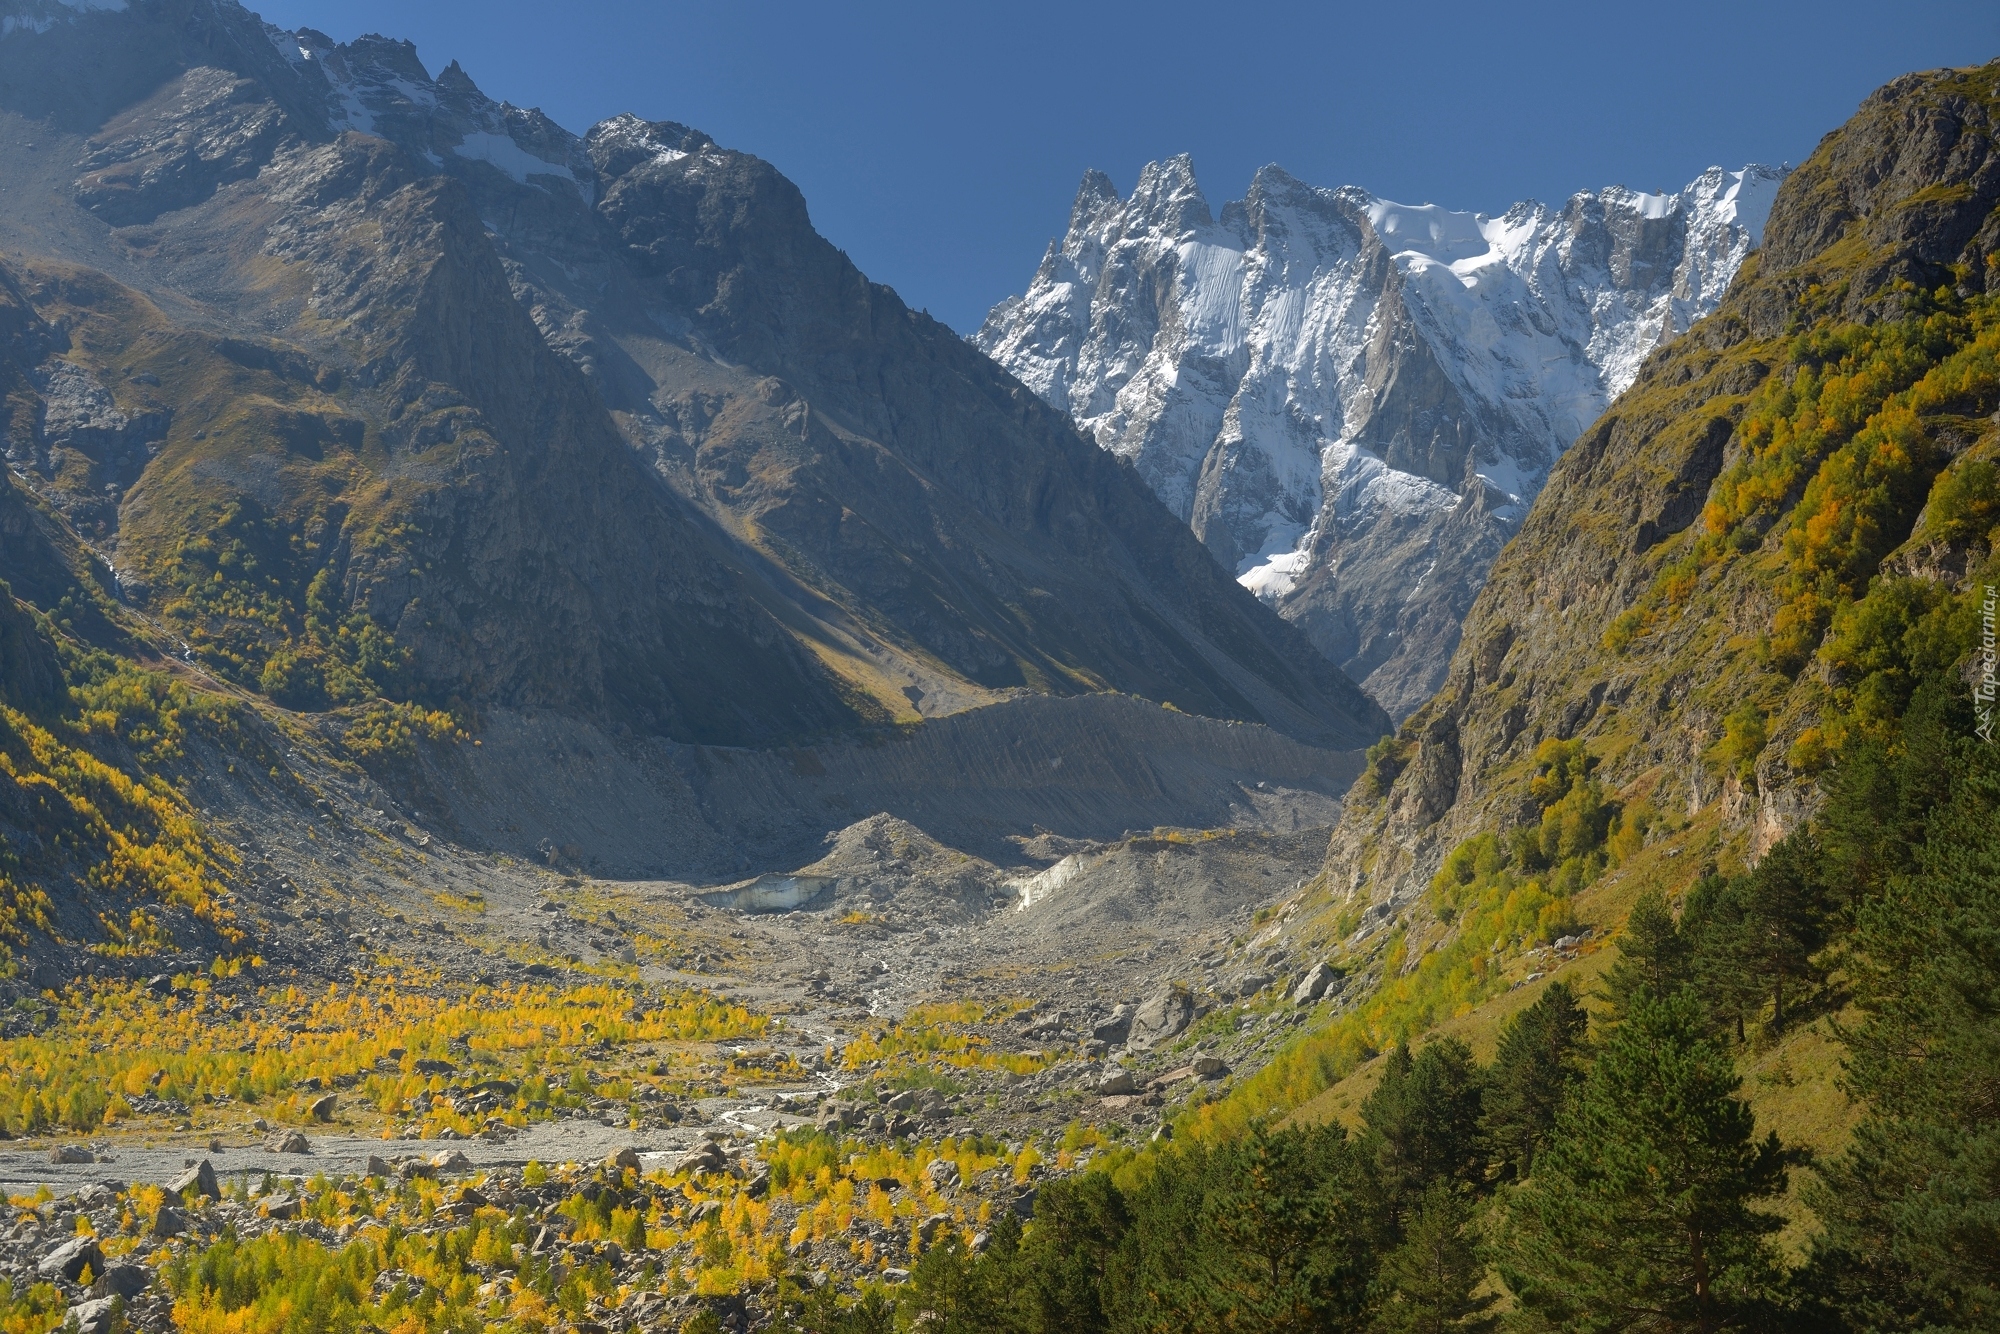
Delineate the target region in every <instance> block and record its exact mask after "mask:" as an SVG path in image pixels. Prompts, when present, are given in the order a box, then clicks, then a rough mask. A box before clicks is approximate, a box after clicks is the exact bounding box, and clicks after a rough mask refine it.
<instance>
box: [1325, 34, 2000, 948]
mask: <svg viewBox="0 0 2000 1334" xmlns="http://www.w3.org/2000/svg"><path fill="white" fill-rule="evenodd" d="M1996 129H2000V63H1995V64H1989V65H1986V66H1983V67H1979V68H1976V69H1969V70H1947V71H1935V72H1931V73H1928V74H1921V75H1912V76H1909V77H1907V78H1904V79H1899V80H1897V81H1896V82H1894V83H1892V84H1890V85H1888V86H1886V87H1885V88H1883V89H1882V90H1880V91H1879V92H1877V93H1876V94H1874V95H1873V96H1871V97H1870V98H1869V99H1868V100H1867V101H1866V102H1865V103H1864V104H1863V105H1862V107H1861V109H1860V110H1859V112H1858V113H1857V114H1856V116H1855V117H1854V119H1853V120H1851V121H1850V122H1849V123H1848V124H1847V125H1845V126H1843V127H1842V128H1841V129H1840V130H1838V131H1836V132H1835V133H1833V134H1831V135H1829V136H1828V137H1827V138H1826V139H1825V140H1824V141H1823V142H1822V143H1821V145H1820V146H1819V149H1818V151H1817V152H1816V153H1815V154H1814V155H1813V157H1812V159H1811V160H1810V161H1809V162H1807V163H1806V164H1805V165H1804V166H1802V167H1801V168H1800V169H1799V170H1798V171H1797V172H1795V173H1794V174H1793V175H1792V176H1791V178H1790V179H1788V180H1787V181H1786V183H1785V185H1784V186H1783V188H1782V189H1780V190H1779V192H1778V195H1777V199H1776V201H1775V203H1774V204H1773V206H1772V210H1771V214H1770V220H1769V222H1768V224H1767V226H1766V229H1765V245H1764V248H1763V251H1762V252H1761V254H1760V255H1758V256H1756V257H1753V259H1752V260H1751V261H1750V262H1749V263H1748V264H1747V265H1746V266H1745V268H1744V270H1743V271H1742V272H1741V273H1740V274H1739V275H1738V276H1737V278H1736V281H1735V283H1734V284H1733V286H1732V287H1731V288H1730V291H1729V293H1728V295H1727V296H1726V298H1725V299H1724V300H1723V302H1722V304H1721V306H1720V307H1719V308H1718V309H1717V311H1716V312H1715V313H1714V314H1713V315H1711V316H1709V317H1707V318H1706V319H1704V320H1702V321H1700V322H1698V323H1696V324H1695V325H1694V326H1693V328H1692V329H1690V330H1689V332H1688V333H1687V334H1685V335H1684V336H1682V337H1681V338H1680V339H1678V340H1676V341H1675V342H1674V343H1673V344H1671V345H1670V346H1669V347H1667V348H1665V349H1664V350H1661V351H1658V352H1656V353H1654V354H1653V355H1652V356H1651V357H1649V358H1648V359H1647V361H1646V362H1645V364H1644V366H1643V368H1642V369H1641V370H1640V372H1639V375H1638V378H1637V380H1636V381H1635V382H1634V384H1633V385H1632V387H1631V389H1630V390H1628V391H1627V392H1626V393H1625V395H1624V396H1623V397H1621V398H1620V399H1619V401H1618V402H1617V403H1616V404H1615V405H1614V406H1613V407H1612V408H1611V409H1610V410H1609V411H1608V412H1607V413H1605V415H1604V416H1603V417H1601V418H1600V419H1599V420H1598V421H1597V422H1596V423H1595V424H1594V425H1592V426H1591V427H1590V428H1589V429H1588V430H1587V431H1585V432H1584V433H1583V434H1582V436H1581V438H1580V439H1579V440H1578V441H1577V443H1576V444H1575V445H1574V446H1573V447H1572V448H1571V449H1570V451H1569V452H1568V453H1567V454H1565V455H1564V456H1563V458H1562V459H1561V460H1560V461H1559V462H1558V463H1557V464H1556V466H1555V468H1554V469H1553V471H1552V472H1551V475H1550V478H1549V482H1548V485H1547V486H1546V487H1545V488H1544V489H1543V491H1542V492H1541V495H1540V496H1539V498H1538V499H1537V500H1536V502H1535V506H1534V509H1533V510H1532V512H1531V513H1530V514H1529V516H1528V518H1527V520H1526V521H1525V523H1524V524H1523V525H1522V528H1521V532H1520V534H1519V536H1517V537H1516V538H1515V539H1514V540H1513V541H1512V542H1511V543H1510V544H1509V545H1508V546H1507V547H1506V549H1505V550H1504V551H1503V552H1501V554H1500V556H1499V558H1498V559H1497V560H1496V562H1495V563H1494V566H1493V572H1492V575H1491V577H1490V579H1489V580H1488V581H1487V583H1486V586H1485V587H1484V589H1482V590H1481V592H1480V594H1479V596H1478V599H1477V601H1476V602H1475V604H1474V606H1473V609H1472V611H1471V614H1470V615H1469V616H1468V617H1467V619H1466V622H1465V628H1464V633H1463V637H1462V641H1461V643H1460V644H1459V647H1458V650H1457V652H1456V653H1455V654H1454V655H1453V657H1452V660H1451V667H1450V672H1449V674H1448V676H1447V678H1446V680H1445V683H1444V686H1443V688H1442V689H1440V690H1439V692H1438V693H1437V695H1436V696H1435V698H1433V699H1432V700H1430V701H1429V702H1428V703H1427V704H1426V705H1425V706H1424V707H1423V708H1421V709H1419V710H1418V711H1417V712H1416V713H1415V714H1414V715H1413V716H1412V717H1411V718H1410V719H1409V720H1408V721H1407V722H1406V723H1405V724H1404V725H1403V727H1402V729H1401V730H1400V732H1399V733H1398V736H1397V738H1396V740H1395V742H1394V743H1393V744H1391V745H1387V746H1384V747H1382V748H1380V749H1379V750H1378V752H1377V755H1376V761H1375V764H1374V766H1373V768H1372V770H1371V775H1370V777H1369V779H1368V780H1366V781H1364V783H1363V785H1362V791H1364V792H1366V793H1367V794H1368V797H1367V799H1365V800H1355V801H1350V803H1349V806H1348V808H1347V811H1346V812H1345V814H1344V817H1343V821H1342V824H1341V826H1340V828H1339V830H1338V832H1337V834H1336V836H1335V838H1334V841H1333V845H1332V848H1331V850H1330V853H1329V858H1328V862H1327V876H1328V880H1329V883H1330V888H1331V890H1332V893H1333V895H1334V896H1335V898H1336V899H1337V900H1343V901H1353V902H1357V903H1368V902H1372V903H1387V904H1391V905H1394V906H1395V907H1396V908H1397V909H1399V910H1401V909H1412V910H1415V911H1419V912H1427V911H1428V909H1425V908H1423V907H1422V906H1421V905H1422V904H1423V903H1424V901H1425V900H1424V895H1425V891H1426V890H1427V888H1430V887H1431V886H1432V884H1433V877H1434V876H1435V875H1436V873H1437V872H1438V870H1439V868H1440V866H1441V864H1443V862H1444V860H1445V858H1446V855H1447V854H1448V853H1450V852H1452V850H1453V849H1455V848H1458V847H1461V846H1463V845H1466V844H1467V843H1468V841H1469V840H1472V839H1474V838H1475V837H1477V836H1480V835H1485V834H1492V835H1496V836H1497V837H1498V840H1499V841H1498V848H1499V849H1501V850H1503V851H1501V852H1500V853H1498V854H1496V855H1502V856H1504V849H1505V848H1507V847H1508V840H1509V839H1510V838H1511V837H1513V836H1514V835H1515V833H1516V831H1519V830H1522V829H1524V828H1528V827H1532V826H1535V825H1536V824H1537V822H1538V821H1543V820H1544V818H1545V814H1546V810H1547V808H1548V799H1547V786H1546V785H1547V783H1548V778H1547V775H1549V774H1550V773H1551V772H1552V771H1553V768H1554V767H1558V766H1560V765H1563V764H1570V765H1573V766H1582V767H1579V768H1577V773H1578V774H1579V776H1580V775H1581V774H1583V773H1584V772H1586V771H1587V772H1588V773H1590V774H1591V775H1592V781H1594V782H1596V783H1598V784H1600V785H1601V787H1602V789H1603V791H1604V793H1605V794H1607V797H1608V800H1609V801H1610V803H1611V805H1610V806H1607V807H1603V808H1601V809H1602V810H1606V811H1608V810H1613V809H1617V810H1621V811H1622V812H1623V814H1622V815H1620V816H1619V817H1618V818H1620V819H1621V820H1624V821H1625V823H1624V824H1623V825H1621V826H1620V828H1623V829H1625V830H1626V832H1627V834H1628V836H1629V838H1630V839H1631V840H1632V844H1631V846H1633V847H1637V846H1639V842H1640V840H1651V839H1654V838H1657V837H1665V836H1671V835H1673V834H1674V833H1675V831H1677V830H1679V829H1682V828H1685V827H1686V826H1687V825H1688V824H1689V823H1690V822H1693V821H1698V820H1699V821H1706V822H1708V823H1709V824H1710V825H1712V827H1713V829H1714V831H1715V833H1714V835H1713V840H1712V842H1711V845H1710V846H1711V847H1712V848H1720V849H1721V850H1722V855H1724V856H1725V857H1728V856H1742V857H1747V858H1752V859H1754V858H1755V857H1756V856H1758V855H1759V854H1760V853H1761V852H1762V850H1763V849H1765V848H1767V847H1768V846H1769V845H1770V844H1771V843H1772V842H1775V841H1776V839H1777V838H1779V837H1781V836H1782V834H1783V832H1784V831H1786V830H1787V829H1789V828H1791V827H1792V826H1794V825H1795V824H1796V823H1797V822H1798V821H1799V820H1800V819H1801V818H1802V816H1803V815H1804V813H1806V812H1807V811H1808V810H1810V808H1811V807H1812V805H1813V803H1814V801H1815V800H1816V798H1815V791H1814V778H1815V776H1816V774H1817V773H1818V771H1819V765H1820V764H1821V763H1823V762H1824V755H1825V754H1826V752H1827V749H1828V747H1829V745H1830V744H1831V743H1832V742H1833V741H1834V740H1835V739H1836V738H1837V737H1838V736H1840V735H1843V734H1845V733H1846V732H1849V731H1852V730H1854V729H1864V730H1865V729H1866V728H1867V727H1869V726H1871V725H1872V724H1871V720H1872V719H1873V718H1874V717H1876V716H1880V715H1881V713H1882V711H1883V710H1893V709H1894V708H1898V707H1900V705H1899V704H1898V703H1897V702H1896V701H1897V700H1899V699H1900V698H1902V697H1905V696H1907V693H1908V690H1909V688H1910V682H1911V681H1912V680H1913V679H1914V678H1915V677H1916V676H1917V675H1919V674H1920V673H1921V672H1923V671H1926V670H1933V671H1934V670H1941V669H1944V668H1948V667H1951V666H1952V665H1953V654H1955V653H1957V652H1958V649H1956V648H1953V647H1951V646H1953V645H1959V646H1960V647H1962V645H1963V644H1964V643H1967V642H1971V641H1970V640H1969V639H1967V638H1966V636H1967V635H1969V634H1970V633H1971V630H1970V629H1969V627H1970V625H1971V624H1972V618H1975V617H1976V609H1974V608H1973V606H1972V604H1973V601H1975V600H1976V599H1975V598H1974V594H1976V593H1977V591H1978V588H1977V587H1976V585H1979V581H1980V580H1981V579H1989V580H1990V575H1980V574H1979V573H1977V572H1978V571H1979V570H1980V568H1981V567H1982V565H1985V564H1987V563H1989V562H1990V561H1991V559H1992V552H1993V546H1994V541H1995V536H1996V531H1995V528H1994V525H1995V523H1996V521H2000V489H1996V481H1995V477H1996V474H1995V469H1994V462H1993V460H1994V458H1995V456H1996V454H2000V425H1997V424H2000V414H1996V409H2000V371H1996V369H1995V368H1996V365H2000V362H1996V355H1995V354H1996V350H2000V316H1996V309H2000V301H1996V294H2000V208H1996V206H2000V146H1996ZM1940 655H1942V656H1940ZM1958 665H1959V667H1960V668H1961V669H1963V663H1962V662H1959V664H1958ZM1967 688H1968V690H1970V689H1971V688H1972V687H1971V686H1970V685H1968V687H1967ZM1898 692H1901V693H1900V694H1899V693H1898ZM1551 741H1560V742H1563V743H1570V744H1573V745H1575V746H1579V747H1581V749H1580V750H1577V751H1575V752H1574V755H1573V756H1572V757H1570V758H1567V759H1565V758H1562V757H1561V756H1558V755H1557V753H1556V752H1554V751H1551V750H1550V749H1548V748H1547V743H1549V742H1551ZM1538 774H1539V775H1541V776H1542V781H1541V784H1539V785H1538V784H1536V782H1535V781H1534V780H1535V779H1536V776H1537V775H1538ZM1606 818H1609V817H1608V816H1607V817H1606ZM1544 827H1546V826H1545V825H1544ZM1603 833H1604V831H1603V830H1601V829H1600V830H1599V831H1597V836H1598V837H1599V838H1602V837H1603ZM1593 864H1594V865H1598V866H1601V865H1602V857H1599V859H1598V861H1597V862H1596V863H1593ZM1468 865H1470V863H1468ZM1532 870H1533V868H1532V865H1531V866H1529V867H1528V868H1526V869H1524V870H1523V871H1522V872H1521V874H1522V875H1523V876H1525V875H1528V874H1530V873H1531V872H1532ZM1446 916H1447V918H1448V914H1447V915H1446ZM1407 918H1408V913H1407V912H1402V911H1399V912H1391V913H1386V914H1378V916H1377V918H1376V919H1375V920H1377V921H1378V922H1380V923H1382V924H1383V925H1384V926H1388V925H1392V924H1394V923H1395V922H1398V921H1403V920H1407ZM1552 920H1554V919H1552ZM1378 939H1379V937H1378Z"/></svg>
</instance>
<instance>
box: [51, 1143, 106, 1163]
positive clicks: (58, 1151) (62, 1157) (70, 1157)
mask: <svg viewBox="0 0 2000 1334" xmlns="http://www.w3.org/2000/svg"><path fill="white" fill-rule="evenodd" d="M49 1161H50V1162H52V1163H94V1162H96V1161H97V1155H96V1154H94V1153H92V1152H91V1151H90V1150H89V1149H86V1148H84V1147H83V1146H82V1145H81V1144H58V1145H57V1146H56V1147H55V1148H53V1149H50V1150H49Z"/></svg>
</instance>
